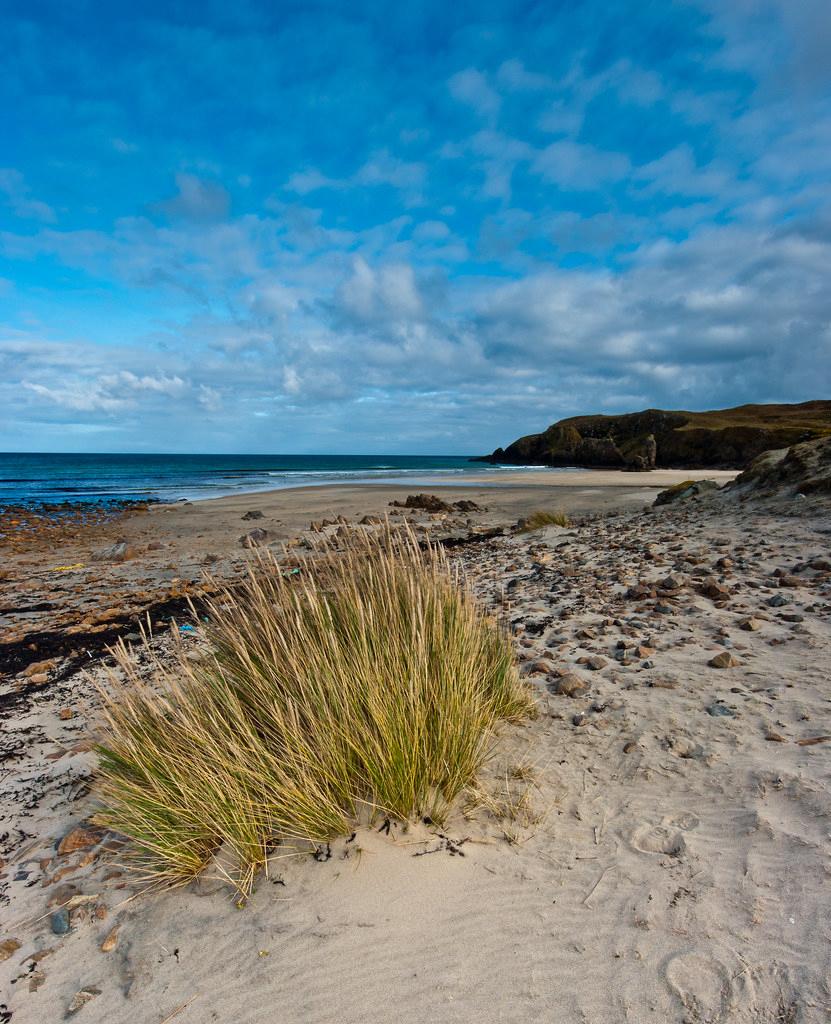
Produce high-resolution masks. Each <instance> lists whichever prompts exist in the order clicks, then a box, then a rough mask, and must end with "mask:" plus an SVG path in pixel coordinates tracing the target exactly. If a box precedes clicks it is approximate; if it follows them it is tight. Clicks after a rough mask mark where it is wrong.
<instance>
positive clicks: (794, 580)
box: [779, 576, 803, 587]
mask: <svg viewBox="0 0 831 1024" xmlns="http://www.w3.org/2000/svg"><path fill="white" fill-rule="evenodd" d="M779 586H780V587H801V586H803V580H801V579H800V578H799V577H798V576H780V577H779Z"/></svg>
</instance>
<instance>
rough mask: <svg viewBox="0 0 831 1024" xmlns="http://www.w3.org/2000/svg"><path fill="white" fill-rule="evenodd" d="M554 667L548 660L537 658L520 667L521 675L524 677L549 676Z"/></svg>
mask: <svg viewBox="0 0 831 1024" xmlns="http://www.w3.org/2000/svg"><path fill="white" fill-rule="evenodd" d="M555 668H556V666H555V664H554V662H553V661H551V660H550V659H549V658H537V659H536V660H535V661H529V662H528V664H526V665H523V666H522V674H523V675H526V676H538V675H550V674H551V673H552V672H553V671H554V670H555Z"/></svg>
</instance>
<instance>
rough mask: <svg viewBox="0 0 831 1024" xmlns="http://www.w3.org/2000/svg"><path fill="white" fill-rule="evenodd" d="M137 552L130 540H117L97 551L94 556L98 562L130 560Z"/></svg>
mask: <svg viewBox="0 0 831 1024" xmlns="http://www.w3.org/2000/svg"><path fill="white" fill-rule="evenodd" d="M136 554H137V551H136V549H135V548H134V547H133V545H132V544H130V543H129V541H127V540H117V541H116V542H115V544H113V545H112V546H111V547H108V548H103V549H102V550H101V551H98V552H96V553H95V555H93V558H94V560H95V561H96V562H128V561H129V560H130V559H131V558H135V557H136Z"/></svg>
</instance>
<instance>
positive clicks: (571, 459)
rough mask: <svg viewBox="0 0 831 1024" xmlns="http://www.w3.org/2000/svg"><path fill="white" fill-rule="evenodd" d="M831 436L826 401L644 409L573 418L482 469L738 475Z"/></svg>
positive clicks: (499, 454) (495, 456)
mask: <svg viewBox="0 0 831 1024" xmlns="http://www.w3.org/2000/svg"><path fill="white" fill-rule="evenodd" d="M827 435H831V401H821V400H818V401H813V402H802V403H800V404H798V405H740V406H737V407H736V408H734V409H716V410H713V411H711V412H685V411H682V410H670V411H667V410H664V409H645V410H644V411H643V412H633V413H627V414H625V415H621V416H600V415H598V416H572V417H571V418H570V419H564V420H559V421H558V422H557V423H554V424H552V425H551V426H550V427H549V428H548V429H547V430H545V431H543V433H541V434H528V435H527V436H526V437H520V438H519V439H518V440H516V441H514V442H513V443H512V444H510V445H508V447H507V448H504V449H503V448H497V449H496V451H495V452H493V453H492V454H491V455H487V456H484V457H483V459H482V461H484V462H500V463H509V464H512V465H543V466H589V467H606V468H609V467H613V468H618V469H651V468H654V467H660V468H679V469H681V468H685V469H686V468H689V469H700V468H713V469H715V468H725V469H734V468H743V467H744V466H748V465H749V464H750V463H751V462H752V461H753V459H755V458H757V457H758V456H759V455H761V454H762V452H766V451H770V450H771V449H782V448H789V447H791V446H792V445H794V444H799V443H800V442H803V441H810V440H813V439H815V438H819V437H824V436H827Z"/></svg>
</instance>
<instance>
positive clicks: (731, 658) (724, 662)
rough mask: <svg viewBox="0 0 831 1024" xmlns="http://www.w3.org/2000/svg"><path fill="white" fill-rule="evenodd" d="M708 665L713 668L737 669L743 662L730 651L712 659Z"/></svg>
mask: <svg viewBox="0 0 831 1024" xmlns="http://www.w3.org/2000/svg"><path fill="white" fill-rule="evenodd" d="M707 664H708V665H709V666H710V667H711V668H736V667H737V666H738V665H741V662H740V661H739V659H738V658H737V657H736V656H735V655H733V654H731V653H730V652H729V651H722V652H721V654H717V655H716V656H715V657H714V658H710V660H709V661H708V662H707Z"/></svg>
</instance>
